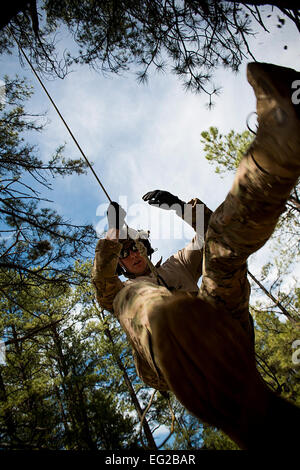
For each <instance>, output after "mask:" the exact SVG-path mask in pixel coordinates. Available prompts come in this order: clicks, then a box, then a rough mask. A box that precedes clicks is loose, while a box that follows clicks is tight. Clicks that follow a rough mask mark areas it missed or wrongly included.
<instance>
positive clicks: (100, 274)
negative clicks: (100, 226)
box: [92, 198, 212, 390]
mask: <svg viewBox="0 0 300 470" xmlns="http://www.w3.org/2000/svg"><path fill="white" fill-rule="evenodd" d="M188 204H189V205H190V206H191V207H192V211H191V212H192V213H191V216H192V217H191V220H190V221H189V223H190V224H191V225H192V226H193V227H196V214H197V206H198V207H199V205H200V204H203V203H202V202H201V201H200V200H199V199H197V198H195V199H192V200H191V201H190V202H188ZM203 209H204V211H203V223H204V227H203V232H204V233H205V232H206V230H207V227H208V223H209V218H210V216H211V213H212V212H211V210H210V209H208V208H207V207H206V206H205V205H204V204H203ZM182 215H183V214H182ZM121 249H122V244H121V243H118V242H115V241H111V240H107V239H101V240H99V241H98V243H97V247H96V256H95V260H94V266H93V271H92V280H93V284H94V286H95V288H96V298H97V301H98V303H99V305H100V306H101V307H102V308H104V309H106V310H108V311H110V312H112V313H114V315H115V316H116V317H117V318H118V320H119V322H120V324H121V326H122V327H123V329H124V331H125V332H126V334H127V338H128V340H129V342H130V343H131V345H132V347H133V357H134V361H135V366H136V369H137V373H138V375H139V377H140V378H141V379H142V380H143V381H144V382H145V383H146V384H147V385H149V386H150V387H153V388H156V389H158V390H168V389H169V387H168V385H167V384H166V383H165V381H164V378H163V377H162V376H161V374H160V373H159V370H158V368H157V367H156V365H155V360H154V358H153V354H152V345H151V333H150V330H149V322H148V318H149V315H150V313H151V312H152V311H153V309H155V308H156V306H157V305H159V304H160V303H161V302H164V300H165V299H166V297H169V296H171V295H172V293H174V292H184V293H186V295H193V296H197V294H198V291H199V287H198V284H197V283H198V281H199V279H200V277H201V275H202V261H203V258H202V255H203V239H202V237H201V236H200V235H198V234H196V236H195V237H194V238H193V240H192V241H191V242H190V243H189V244H188V245H187V246H186V247H185V248H183V249H182V250H179V251H178V252H177V253H176V254H175V255H173V256H171V257H170V258H169V259H167V260H166V261H165V262H164V263H163V264H162V265H161V266H160V267H158V268H157V272H158V274H159V275H160V276H161V278H162V279H163V281H165V282H166V283H167V285H168V288H166V287H165V286H164V285H162V282H160V285H159V280H158V279H157V278H156V277H155V276H153V274H152V273H150V272H149V274H147V275H143V276H139V277H138V278H136V279H130V280H128V281H126V282H122V281H121V280H120V279H119V277H118V276H117V275H116V268H117V264H118V257H119V254H120V252H121Z"/></svg>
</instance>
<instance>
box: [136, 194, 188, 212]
mask: <svg viewBox="0 0 300 470" xmlns="http://www.w3.org/2000/svg"><path fill="white" fill-rule="evenodd" d="M143 200H144V201H147V202H148V203H149V204H150V205H151V206H152V205H154V204H156V205H158V206H161V205H162V204H164V205H165V206H163V207H162V209H167V210H168V209H171V206H173V204H179V205H180V207H181V208H183V206H184V204H185V203H184V202H183V201H181V199H179V198H178V197H177V196H174V195H173V194H171V193H169V192H168V191H161V190H160V189H156V190H155V191H149V193H146V194H144V196H143ZM166 206H169V207H166Z"/></svg>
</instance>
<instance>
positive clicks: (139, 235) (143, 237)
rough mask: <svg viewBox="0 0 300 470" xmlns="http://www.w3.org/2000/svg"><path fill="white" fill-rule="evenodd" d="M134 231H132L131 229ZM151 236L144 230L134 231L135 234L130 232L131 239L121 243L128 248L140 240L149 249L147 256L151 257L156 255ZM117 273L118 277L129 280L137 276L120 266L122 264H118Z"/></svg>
mask: <svg viewBox="0 0 300 470" xmlns="http://www.w3.org/2000/svg"><path fill="white" fill-rule="evenodd" d="M131 230H132V229H131ZM149 234H150V232H145V231H143V230H138V231H135V230H134V233H133V232H130V235H131V237H128V238H127V239H126V240H124V241H123V242H121V243H122V244H123V245H124V246H128V245H131V244H132V243H134V240H139V241H141V242H142V243H143V245H144V246H145V247H146V249H147V256H149V257H151V255H152V253H154V251H155V250H154V249H153V248H152V246H151V243H150V242H149V240H148V238H149ZM116 273H117V274H118V276H121V275H123V276H125V277H128V278H135V275H134V274H131V273H128V272H127V271H126V270H125V269H124V268H123V266H121V265H120V263H118V266H117V271H116Z"/></svg>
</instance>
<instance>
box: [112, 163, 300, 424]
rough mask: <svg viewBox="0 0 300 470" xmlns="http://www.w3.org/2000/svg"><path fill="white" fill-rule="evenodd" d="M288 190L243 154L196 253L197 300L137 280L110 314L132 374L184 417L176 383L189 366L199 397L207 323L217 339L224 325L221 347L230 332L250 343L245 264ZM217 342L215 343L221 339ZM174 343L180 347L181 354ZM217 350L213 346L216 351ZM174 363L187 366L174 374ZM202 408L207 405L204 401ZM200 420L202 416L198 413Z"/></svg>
mask: <svg viewBox="0 0 300 470" xmlns="http://www.w3.org/2000/svg"><path fill="white" fill-rule="evenodd" d="M295 183H296V180H293V181H291V180H290V179H284V178H281V177H277V176H272V175H270V174H268V173H266V172H265V171H264V170H263V169H261V168H260V167H259V166H258V165H257V164H256V162H255V161H254V159H253V157H252V155H251V154H247V155H246V156H245V157H244V158H243V160H242V161H241V163H240V165H239V168H238V170H237V173H236V176H235V180H234V183H233V186H232V188H231V191H230V192H229V193H228V195H227V197H226V199H225V201H224V202H223V203H222V204H221V205H220V206H219V207H218V208H217V210H216V211H215V212H213V213H212V215H211V217H210V221H209V225H208V229H207V232H206V235H205V244H204V250H203V252H204V254H203V259H202V254H201V253H200V252H199V263H203V277H202V283H201V286H200V289H199V293H198V298H197V299H192V298H191V297H189V296H188V294H181V295H178V296H176V295H174V294H173V293H171V292H170V291H169V290H168V289H166V288H165V287H162V286H158V285H154V284H153V283H151V282H150V281H149V282H147V281H138V280H136V281H135V282H134V283H132V284H129V285H128V286H125V287H124V288H123V289H122V290H121V291H120V292H119V294H118V295H117V297H116V298H115V301H114V311H115V313H116V315H117V316H118V319H119V321H120V324H121V325H122V327H123V329H124V330H125V332H126V334H127V337H128V340H129V341H130V343H131V345H132V347H133V352H134V359H135V364H136V368H137V373H138V375H139V376H140V378H141V379H142V380H143V381H144V382H145V383H146V384H147V385H149V386H151V387H153V388H156V389H158V390H170V389H171V390H173V391H174V392H175V394H177V396H178V397H179V398H180V399H181V401H182V402H183V404H185V406H187V408H188V409H191V407H190V406H189V405H190V399H187V397H186V396H185V395H186V394H184V393H183V396H181V392H180V387H181V385H180V382H186V381H187V380H188V376H189V373H190V372H189V370H187V369H186V368H188V367H190V365H189V364H191V363H193V364H198V376H197V373H196V372H195V379H194V383H193V385H191V390H193V389H194V390H195V391H196V392H197V393H198V395H199V396H202V395H203V390H202V391H201V390H199V387H200V388H201V385H200V382H201V380H199V377H200V376H201V375H202V376H205V373H206V372H205V363H206V361H207V360H208V359H207V356H208V355H209V354H211V348H212V344H213V343H214V339H213V337H211V340H210V341H211V346H209V344H208V345H207V349H205V348H204V351H203V352H202V354H203V355H202V356H201V353H200V351H201V342H203V341H204V340H206V339H207V338H208V337H209V334H211V332H208V331H206V330H207V325H206V324H205V321H206V317H208V316H210V318H216V319H217V320H218V322H221V324H220V325H221V326H220V328H221V330H220V332H221V331H222V328H223V327H224V330H223V331H225V330H226V324H227V330H228V331H227V333H226V334H227V336H228V338H227V339H228V341H227V342H228V344H232V348H234V347H235V346H234V345H233V343H232V335H233V332H234V331H235V332H236V333H235V334H236V335H239V336H240V335H244V334H245V335H246V337H247V336H248V337H250V332H251V328H252V326H251V324H250V321H249V295H250V288H249V282H248V279H247V259H248V257H249V256H250V255H251V254H252V253H254V252H255V251H257V250H258V249H259V248H261V247H262V246H263V245H264V244H265V243H266V241H267V240H268V238H269V237H270V236H271V235H272V233H273V230H274V228H275V226H276V223H277V221H278V218H279V216H280V214H281V213H282V212H283V211H284V210H285V203H286V200H287V198H288V196H289V194H290V191H291V189H292V187H293V186H294V184H295ZM212 312H213V313H212ZM228 321H229V322H230V326H228V325H229V324H228ZM203 322H204V324H203ZM226 322H227V323H226ZM212 328H213V327H212ZM154 330H155V334H154ZM170 331H171V333H170ZM226 334H225V333H224V335H225V336H226ZM220 335H221V336H220V338H222V333H220ZM205 336H206V337H207V338H205ZM225 336H224V337H225ZM174 338H175V339H176V341H175V339H174ZM177 340H178V341H179V340H180V341H181V342H183V343H184V344H186V348H185V350H184V351H185V352H182V348H181V346H180V345H179V344H178V342H177ZM220 341H221V340H220ZM183 343H182V344H183ZM158 345H159V346H158ZM171 345H172V346H171ZM202 346H203V345H202ZM218 347H219V346H218V345H216V344H214V348H215V351H216V350H217V349H218ZM176 348H177V350H176ZM189 348H190V349H189ZM162 350H163V351H164V353H163V354H164V358H163V360H162V359H161V351H162ZM187 350H188V351H187ZM180 351H181V352H180ZM219 354H222V353H221V352H219ZM236 355H241V352H236ZM187 358H188V361H187V362H186V359H187ZM176 363H178V367H177V368H178V370H181V372H180V376H181V378H180V376H179V377H177V378H174V377H175V376H176V373H177V371H175V372H174V374H175V375H174V374H173V376H172V377H173V378H172V377H171V375H170V374H169V371H170V370H171V369H172V368H173V369H174V367H176ZM180 363H182V364H186V366H182V367H183V369H182V368H181V369H180V365H179V364H180ZM220 367H223V365H222V366H221V365H220ZM241 367H242V368H243V366H241ZM253 373H254V372H253ZM249 374H250V373H249ZM250 375H251V374H250ZM197 377H198V378H197ZM202 388H203V386H202ZM204 388H205V387H204ZM175 389H176V390H175ZM177 389H179V390H177ZM211 393H212V392H211ZM203 400H204V402H206V400H207V398H203ZM203 400H202V401H203ZM191 411H193V410H191ZM194 411H195V410H194ZM201 413H202V416H203V410H202V412H201ZM210 420H211V421H212V418H211V417H210Z"/></svg>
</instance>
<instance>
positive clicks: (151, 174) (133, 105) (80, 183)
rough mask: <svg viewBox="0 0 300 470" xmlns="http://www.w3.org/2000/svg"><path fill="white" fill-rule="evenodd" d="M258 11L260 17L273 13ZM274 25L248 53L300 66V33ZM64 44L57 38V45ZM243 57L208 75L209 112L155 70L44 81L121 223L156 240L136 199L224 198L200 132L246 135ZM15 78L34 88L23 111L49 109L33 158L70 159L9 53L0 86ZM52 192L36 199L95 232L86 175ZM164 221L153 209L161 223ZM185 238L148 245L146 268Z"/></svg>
mask: <svg viewBox="0 0 300 470" xmlns="http://www.w3.org/2000/svg"><path fill="white" fill-rule="evenodd" d="M264 10H265V15H264V16H265V18H266V16H267V14H268V13H269V12H270V10H271V8H268V7H265V8H264ZM277 23H278V21H277V14H276V12H274V13H273V15H272V17H271V18H266V26H267V27H268V28H269V31H270V33H269V34H268V33H266V32H261V33H259V34H258V35H257V36H256V38H255V39H251V40H250V41H249V44H250V46H251V50H252V52H253V54H254V55H255V58H256V60H258V61H264V62H272V63H276V64H278V65H284V66H288V67H293V68H298V69H300V48H299V32H298V31H297V30H296V27H295V26H294V25H293V24H291V23H288V22H286V24H285V26H284V27H283V28H281V29H279V28H278V27H277ZM257 29H259V28H258V27H257ZM63 38H64V36H63V33H62V34H61V36H60V39H61V43H60V45H61V47H63V45H64V39H63ZM285 45H287V46H288V48H287V49H284V46H285ZM250 60H251V59H248V60H245V61H244V63H243V64H242V65H241V67H240V71H239V73H238V74H233V73H232V72H231V71H228V70H227V71H225V70H224V69H223V68H220V69H218V70H217V71H216V73H215V76H214V83H215V84H216V85H218V86H221V87H222V91H221V95H220V96H219V97H216V98H215V100H214V101H215V106H214V107H213V108H212V109H211V110H208V109H207V107H206V102H207V96H205V95H195V94H192V93H191V92H186V91H184V90H183V87H182V84H181V83H180V81H179V79H178V78H177V77H176V76H173V75H171V74H170V73H165V74H157V73H156V72H153V73H152V74H151V75H150V77H149V82H148V84H147V85H141V84H139V83H138V82H137V80H136V77H135V75H134V73H130V72H129V73H126V74H124V75H123V76H115V75H107V76H106V77H104V76H103V75H101V74H99V73H96V72H95V71H93V70H90V69H89V68H88V66H82V67H79V66H78V67H77V68H74V71H73V72H72V73H70V74H69V75H68V76H67V77H66V78H65V79H64V80H59V79H56V80H52V81H46V82H45V84H46V86H47V88H48V90H49V91H50V93H51V95H52V96H53V98H54V99H55V101H56V103H57V105H58V107H59V109H60V110H61V112H62V114H63V116H64V118H65V119H66V121H67V122H68V124H69V125H70V127H71V129H72V131H73V133H74V134H75V135H76V138H77V139H78V141H79V143H80V145H81V147H82V148H83V149H84V151H85V153H86V155H87V157H88V158H89V159H90V160H91V161H92V162H93V163H94V169H95V171H96V172H97V174H98V176H99V177H100V179H101V181H102V182H103V184H104V186H105V188H106V190H107V191H108V193H109V195H110V197H111V198H112V199H113V200H116V201H119V202H120V201H121V202H122V201H123V202H124V201H125V203H126V204H127V208H128V210H129V212H128V219H127V221H128V224H129V225H130V226H133V227H137V228H144V229H149V228H150V229H151V231H152V232H154V234H155V227H151V226H150V227H149V224H150V225H151V220H152V221H153V220H155V221H156V222H157V218H158V215H157V214H158V212H157V211H158V209H156V208H150V207H149V206H148V205H147V204H146V203H144V202H143V201H142V199H141V197H142V195H143V194H144V193H146V192H148V191H150V190H152V189H165V190H168V191H170V192H172V193H173V194H176V195H177V196H178V197H180V198H181V199H183V200H185V201H188V200H189V199H191V198H193V197H198V198H199V199H201V200H202V201H203V202H205V203H206V204H207V205H208V206H209V207H210V208H211V209H215V208H216V207H217V206H218V205H219V204H220V203H221V202H222V201H223V199H224V197H225V196H226V194H227V192H228V191H229V189H230V186H231V183H232V180H233V175H228V176H227V177H225V178H224V177H223V178H221V177H220V176H219V175H217V174H216V173H215V172H214V168H213V167H212V166H211V165H210V164H209V163H208V162H207V161H206V159H205V158H204V154H203V149H202V147H201V144H200V134H201V132H202V131H203V130H207V129H208V128H209V126H216V127H218V128H219V129H220V131H221V132H222V133H227V132H229V131H230V130H231V129H234V130H235V131H243V130H245V129H246V120H247V117H248V115H249V114H250V113H251V112H252V111H255V97H254V93H253V90H252V88H251V86H250V85H249V84H248V82H247V79H246V64H247V62H249V61H250ZM16 73H17V74H19V75H20V76H26V77H27V78H28V79H29V80H30V82H31V83H32V85H33V87H34V91H35V93H34V96H33V97H32V98H31V100H30V101H29V102H28V104H27V109H28V110H29V111H30V112H33V113H38V112H44V111H48V118H49V120H50V122H49V123H48V125H47V128H46V129H45V131H44V132H43V133H42V134H38V135H34V134H32V136H31V137H30V138H29V139H30V143H34V144H36V145H37V146H38V150H37V154H38V155H39V156H40V157H41V158H42V159H47V158H49V157H50V156H51V155H52V154H53V152H54V150H55V148H56V147H58V146H59V145H60V144H63V143H65V142H66V143H67V146H66V150H65V154H66V156H68V157H72V158H78V157H79V152H78V149H77V148H76V147H75V145H74V143H73V142H72V141H71V139H70V137H69V135H68V133H67V131H66V129H65V128H64V126H63V124H62V122H61V121H60V120H59V118H58V116H57V114H56V113H55V111H54V110H53V108H52V107H51V104H50V103H49V101H48V99H47V97H46V95H45V94H44V92H43V91H42V90H41V88H40V86H39V84H38V83H37V81H36V79H35V77H34V76H33V75H32V73H31V71H30V70H29V68H28V67H27V66H26V67H24V68H22V67H21V65H20V63H19V59H18V53H17V50H15V51H14V54H13V55H12V56H2V57H1V58H0V79H3V77H4V75H5V74H7V75H9V76H13V75H15V74H16ZM52 187H53V191H51V192H45V193H44V194H43V195H44V196H45V197H48V198H50V199H52V200H53V201H54V207H55V208H56V209H57V210H58V211H59V212H60V214H62V215H63V216H64V217H65V218H67V219H69V220H72V222H73V223H75V224H82V223H92V224H93V225H94V226H95V228H96V227H97V225H98V227H99V223H100V226H101V220H102V217H101V214H103V213H104V208H105V207H106V206H103V204H107V199H106V197H105V195H104V194H103V192H102V190H101V189H100V188H99V186H98V185H97V182H96V181H95V179H94V177H93V175H92V174H91V173H90V172H89V173H88V174H87V175H83V176H80V177H78V176H71V177H67V178H64V179H59V178H58V179H57V180H53V185H52ZM120 197H121V199H120ZM97 208H98V211H97ZM153 211H156V213H155V215H153V214H154V212H153ZM151 214H152V215H151ZM164 215H166V213H165V212H164V211H161V214H160V215H159V217H164ZM151 217H152V218H151ZM156 222H155V223H156ZM178 223H179V222H178ZM102 225H103V224H102ZM156 233H157V231H156ZM190 236H192V231H190V232H189V231H187V230H185V231H184V234H183V238H182V239H174V238H173V239H171V240H170V239H169V240H163V239H161V238H159V237H156V238H152V244H153V246H154V247H155V248H158V252H157V253H155V254H154V261H156V260H157V259H159V257H160V256H163V258H164V259H166V257H168V256H169V255H170V254H172V253H174V252H175V251H176V250H177V249H179V248H181V247H182V246H184V245H185V244H186V243H187V242H188V238H189V237H190ZM268 256H269V254H268V251H267V250H266V249H262V250H260V253H259V254H255V255H253V256H252V257H251V260H250V267H251V270H252V272H253V273H254V274H256V273H259V270H260V267H261V265H262V263H264V262H266V261H267V260H268Z"/></svg>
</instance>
